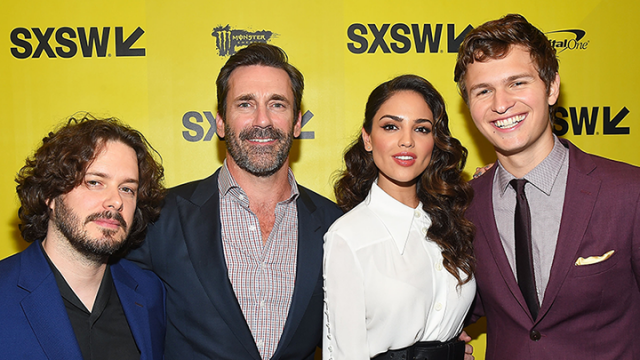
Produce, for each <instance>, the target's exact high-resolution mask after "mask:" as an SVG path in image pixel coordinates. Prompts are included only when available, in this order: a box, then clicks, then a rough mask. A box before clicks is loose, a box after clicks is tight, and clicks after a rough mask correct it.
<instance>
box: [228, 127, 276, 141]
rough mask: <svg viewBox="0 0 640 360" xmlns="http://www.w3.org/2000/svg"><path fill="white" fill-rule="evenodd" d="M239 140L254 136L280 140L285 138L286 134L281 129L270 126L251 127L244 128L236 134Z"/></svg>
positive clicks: (253, 137)
mask: <svg viewBox="0 0 640 360" xmlns="http://www.w3.org/2000/svg"><path fill="white" fill-rule="evenodd" d="M238 138H240V140H249V139H255V138H263V139H264V138H270V139H274V140H282V139H284V138H286V134H285V133H284V132H283V131H282V130H278V129H275V128H273V127H271V126H269V127H265V128H261V127H252V128H250V129H244V130H242V131H240V134H238Z"/></svg>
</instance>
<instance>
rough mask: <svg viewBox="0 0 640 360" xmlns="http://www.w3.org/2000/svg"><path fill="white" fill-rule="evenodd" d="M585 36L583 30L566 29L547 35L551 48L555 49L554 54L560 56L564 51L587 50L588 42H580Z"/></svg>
mask: <svg viewBox="0 0 640 360" xmlns="http://www.w3.org/2000/svg"><path fill="white" fill-rule="evenodd" d="M586 34H587V32H586V31H584V30H579V29H568V30H556V31H550V32H548V33H547V37H548V38H549V41H551V46H553V47H554V48H555V49H556V53H558V54H560V53H561V52H563V51H565V50H587V46H589V40H587V41H581V40H582V39H583V38H584V36H585V35H586Z"/></svg>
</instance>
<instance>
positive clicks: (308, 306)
mask: <svg viewBox="0 0 640 360" xmlns="http://www.w3.org/2000/svg"><path fill="white" fill-rule="evenodd" d="M218 172H219V170H218ZM218 172H216V173H215V174H213V175H212V176H210V177H208V178H206V179H204V180H200V181H196V182H192V183H188V184H184V185H180V186H178V187H176V188H173V189H171V190H170V191H169V194H168V195H167V198H166V199H165V205H164V207H163V209H162V213H161V215H160V218H159V219H158V221H157V222H156V223H155V224H154V225H152V226H150V228H149V232H148V233H147V240H146V241H145V242H144V244H143V245H142V247H141V248H139V249H136V250H134V251H133V252H131V253H130V254H129V256H128V257H129V259H131V260H133V261H136V262H139V263H140V264H141V266H142V267H144V268H146V269H150V270H153V271H154V272H155V273H156V274H157V275H158V276H159V277H160V278H161V279H162V281H164V283H165V285H166V288H167V319H168V323H167V341H166V345H165V358H166V359H168V360H172V359H180V360H182V359H190V360H198V359H216V360H223V359H228V360H238V359H256V360H257V359H260V353H259V351H258V348H257V347H256V345H255V342H254V339H253V336H252V334H251V330H250V329H249V326H248V325H247V323H246V320H245V318H244V315H243V314H242V310H241V309H240V305H239V304H238V301H237V299H236V296H235V293H234V291H233V288H232V286H231V282H230V281H229V277H228V275H227V265H226V262H225V258H224V252H223V248H222V240H221V233H220V227H221V225H220V224H221V223H220V212H219V207H220V206H219V191H218ZM298 188H299V190H300V196H299V197H298V200H297V207H298V264H297V268H296V281H295V289H294V292H293V297H292V300H291V308H290V310H289V315H288V316H287V320H286V324H285V327H284V330H283V333H282V337H281V338H280V342H279V343H278V347H277V349H276V352H275V353H274V355H273V357H272V358H271V359H272V360H289V359H290V360H305V359H313V356H314V352H315V349H316V346H318V345H320V343H321V338H322V315H323V310H322V307H323V290H322V245H323V236H324V233H325V232H326V231H327V229H328V228H329V226H330V225H331V224H332V223H333V221H334V220H335V219H337V218H338V217H339V216H340V215H342V212H341V211H340V209H339V208H338V207H337V206H336V205H335V204H334V203H333V202H331V201H329V200H327V199H326V198H324V197H322V196H320V195H318V194H316V193H314V192H312V191H310V190H308V189H306V188H304V187H302V186H298Z"/></svg>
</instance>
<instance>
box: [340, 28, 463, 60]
mask: <svg viewBox="0 0 640 360" xmlns="http://www.w3.org/2000/svg"><path fill="white" fill-rule="evenodd" d="M471 30H473V27H472V26H471V25H467V26H466V27H465V28H464V29H463V30H462V31H460V30H459V29H456V25H455V24H446V31H445V24H403V23H396V24H366V25H365V24H360V23H355V24H351V25H349V27H348V28H347V37H348V38H349V40H351V42H348V43H347V49H349V51H350V52H352V53H354V54H364V53H367V54H374V53H376V52H378V51H380V52H382V53H385V54H389V53H392V52H393V53H396V54H406V53H408V52H409V51H411V50H412V49H413V51H414V52H416V53H418V54H423V53H426V52H429V53H439V52H444V51H446V52H447V53H457V52H458V48H460V44H462V41H463V40H464V37H465V36H466V35H467V34H468V33H469V32H470V31H471ZM444 33H446V35H443V34H444ZM443 38H446V44H445V45H444V48H441V47H442V46H441V45H442V39H443Z"/></svg>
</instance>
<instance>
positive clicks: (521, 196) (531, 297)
mask: <svg viewBox="0 0 640 360" xmlns="http://www.w3.org/2000/svg"><path fill="white" fill-rule="evenodd" d="M526 183H527V180H524V179H514V180H511V182H510V183H509V184H510V185H511V186H512V187H513V188H514V189H515V190H516V193H517V195H516V200H517V203H516V216H515V219H514V220H515V222H514V224H515V227H514V228H515V237H516V270H517V272H518V286H519V287H520V291H522V295H523V296H524V300H525V301H526V302H527V306H528V307H529V311H531V316H533V320H535V319H536V318H537V317H538V309H539V307H540V306H539V305H538V293H537V292H536V278H535V275H534V271H533V255H532V251H531V212H530V211H529V202H527V196H526V195H525V193H524V185H525V184H526Z"/></svg>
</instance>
